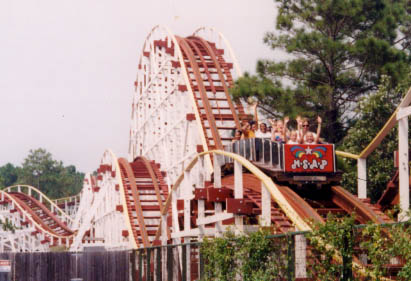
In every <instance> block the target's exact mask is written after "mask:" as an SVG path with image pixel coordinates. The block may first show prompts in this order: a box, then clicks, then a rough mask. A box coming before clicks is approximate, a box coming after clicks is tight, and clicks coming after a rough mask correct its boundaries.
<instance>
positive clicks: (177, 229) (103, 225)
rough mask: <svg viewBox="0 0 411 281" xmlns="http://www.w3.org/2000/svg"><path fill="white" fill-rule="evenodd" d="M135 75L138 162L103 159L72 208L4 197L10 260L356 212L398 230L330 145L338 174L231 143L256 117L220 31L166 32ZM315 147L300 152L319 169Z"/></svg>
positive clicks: (281, 148) (148, 46) (274, 146)
mask: <svg viewBox="0 0 411 281" xmlns="http://www.w3.org/2000/svg"><path fill="white" fill-rule="evenodd" d="M137 68H138V69H137V79H136V81H135V95H134V97H133V102H132V114H131V129H130V142H129V148H128V149H129V154H128V159H125V158H117V157H116V155H115V154H114V153H113V152H111V151H110V150H107V151H105V152H104V154H103V157H102V160H101V164H100V166H99V168H98V170H97V174H95V175H89V174H88V175H87V176H86V178H85V179H84V187H83V190H82V191H81V194H79V195H78V196H76V197H73V198H66V199H60V200H57V201H55V202H53V201H51V200H50V199H48V198H46V197H45V196H44V194H42V193H41V192H40V191H39V190H37V189H35V188H34V187H30V186H15V187H10V188H7V189H5V190H2V191H1V193H0V194H1V195H0V196H1V198H0V203H1V206H0V208H1V218H3V221H2V223H3V224H5V222H6V219H7V221H9V222H10V223H11V225H12V226H13V228H14V230H15V232H14V233H15V234H7V235H4V234H3V235H0V239H1V240H0V248H1V250H3V251H46V250H48V249H49V248H50V247H52V246H60V245H61V246H66V247H68V248H70V249H71V250H74V251H77V250H82V249H84V247H89V246H97V245H100V246H104V247H105V248H106V249H108V250H119V249H137V248H144V247H149V246H154V245H165V244H167V243H174V244H179V243H182V242H190V241H200V240H201V239H202V238H203V237H205V236H219V235H221V234H222V233H223V232H224V231H225V230H226V229H227V228H230V229H234V230H235V231H236V232H238V233H241V232H243V231H253V230H256V229H258V228H259V227H260V226H266V227H270V228H271V229H272V232H273V233H287V232H292V231H297V230H310V229H311V227H310V223H309V222H312V221H314V222H319V223H323V222H324V221H325V220H326V218H327V214H329V213H334V214H338V215H344V214H350V213H352V212H354V211H355V212H356V213H357V222H358V223H367V222H370V221H372V222H375V223H386V222H391V220H390V219H389V218H388V217H387V216H386V215H385V214H384V213H383V212H382V211H381V206H379V205H377V204H371V203H370V201H369V200H367V199H365V198H361V199H360V198H358V197H357V196H355V195H352V194H351V193H349V192H348V191H346V190H345V189H343V188H342V187H340V186H339V185H338V182H339V174H338V171H337V170H336V167H335V152H334V148H333V146H332V145H329V146H328V147H327V146H326V145H325V146H322V149H326V150H323V153H325V151H328V152H327V153H328V154H329V156H328V157H331V158H330V159H331V160H330V161H328V162H327V165H329V166H330V167H331V168H330V169H331V170H329V171H328V172H321V171H320V168H319V166H318V165H320V164H319V163H320V162H318V163H317V162H315V163H314V164H313V163H311V164H312V165H314V166H313V167H314V168H309V169H308V170H309V171H303V170H301V169H302V168H299V169H300V170H298V171H296V172H295V173H293V172H292V171H291V170H290V169H291V168H290V167H289V166H287V165H288V164H287V157H289V156H286V155H287V154H286V150H287V151H288V152H289V153H291V152H292V151H295V149H294V148H292V147H287V146H285V145H283V144H278V143H274V142H271V141H269V140H247V141H245V140H244V141H239V142H236V143H232V132H233V130H235V129H240V121H241V120H242V119H244V118H246V111H245V108H244V107H243V105H242V104H241V103H239V102H233V101H232V100H231V97H230V94H229V88H230V87H232V86H233V81H234V80H235V79H236V78H238V77H239V76H241V74H242V72H241V70H240V68H239V66H238V63H237V60H236V58H235V56H234V53H233V51H232V48H231V46H230V45H229V43H228V41H227V40H226V39H225V37H224V36H223V35H222V34H221V33H219V32H216V31H215V30H213V29H209V28H200V29H198V30H196V31H195V32H194V33H193V34H192V35H191V36H188V37H180V36H175V35H174V34H173V33H172V32H171V31H170V30H169V29H168V28H166V27H161V26H157V27H155V28H153V29H152V30H151V32H150V33H149V35H148V36H147V38H146V41H145V43H144V46H143V50H142V53H141V56H140V59H139V63H138V67H137ZM316 148H318V146H315V145H313V146H310V145H308V146H307V145H306V146H301V147H300V148H299V149H300V150H301V152H302V153H303V154H306V156H304V157H308V158H306V159H308V160H307V161H311V160H312V159H313V158H310V157H311V156H312V154H313V153H312V151H313V150H315V149H316ZM293 149H294V150H293ZM290 151H291V152H290ZM320 158H321V157H320ZM310 159H311V160H310ZM294 163H296V162H294ZM302 163H303V162H301V165H303V164H302ZM298 165H300V164H298ZM287 167H288V168H287ZM310 169H311V170H310ZM318 171H320V172H318ZM313 190H314V192H313ZM245 218H247V219H245Z"/></svg>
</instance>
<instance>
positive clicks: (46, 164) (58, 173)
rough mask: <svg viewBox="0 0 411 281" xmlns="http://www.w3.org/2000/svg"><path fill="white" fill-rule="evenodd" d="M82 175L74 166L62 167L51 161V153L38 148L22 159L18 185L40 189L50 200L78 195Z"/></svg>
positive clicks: (60, 164) (61, 163)
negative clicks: (23, 184)
mask: <svg viewBox="0 0 411 281" xmlns="http://www.w3.org/2000/svg"><path fill="white" fill-rule="evenodd" d="M83 178H84V174H83V173H80V172H77V171H76V168H75V167H74V166H72V165H71V166H67V167H65V166H64V165H63V162H61V161H56V160H54V159H53V157H52V155H51V153H49V152H47V151H46V150H45V149H42V148H39V149H36V150H30V153H29V155H28V156H27V157H26V159H24V162H23V166H22V173H21V175H20V177H19V182H20V183H25V184H30V185H33V186H37V187H39V188H40V190H41V191H42V192H44V193H45V194H46V195H47V196H49V197H51V198H59V197H65V196H69V195H74V194H76V193H78V192H79V191H80V189H81V187H82V183H83Z"/></svg>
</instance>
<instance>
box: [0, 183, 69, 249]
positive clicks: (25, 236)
mask: <svg viewBox="0 0 411 281" xmlns="http://www.w3.org/2000/svg"><path fill="white" fill-rule="evenodd" d="M25 187H27V188H29V190H33V189H34V188H32V187H29V186H25ZM12 189H13V188H10V190H12ZM30 193H31V192H29V194H30ZM29 194H26V193H23V192H15V191H9V192H6V191H3V190H2V191H0V195H1V198H0V204H1V215H0V217H1V221H2V223H3V224H4V226H5V227H6V228H11V229H13V230H14V232H13V231H10V232H11V233H10V232H7V233H2V235H0V236H2V237H1V248H3V249H5V248H8V250H16V251H34V250H36V251H45V250H47V249H48V248H49V247H52V246H60V245H64V246H68V245H69V244H70V243H71V241H72V240H73V238H74V232H73V231H72V230H71V229H70V228H69V227H68V226H67V223H66V222H65V221H62V220H60V218H59V216H58V215H57V213H56V209H54V208H56V206H55V205H53V204H51V205H50V206H51V210H50V209H49V208H48V207H47V206H46V205H45V204H44V201H43V198H45V197H40V200H37V199H36V198H35V197H34V196H32V195H29ZM47 202H51V201H50V200H49V199H47ZM52 210H53V211H52ZM65 216H66V218H68V216H67V215H65ZM11 229H10V230H11ZM4 236H7V237H4Z"/></svg>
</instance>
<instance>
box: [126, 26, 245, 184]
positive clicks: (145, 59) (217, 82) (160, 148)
mask: <svg viewBox="0 0 411 281" xmlns="http://www.w3.org/2000/svg"><path fill="white" fill-rule="evenodd" d="M230 57H231V56H227V55H226V54H225V53H224V49H218V48H217V47H216V45H215V44H214V43H212V42H209V41H207V40H206V39H203V38H200V37H198V36H190V37H187V38H182V37H178V36H174V35H173V34H172V33H171V31H170V30H169V29H167V28H166V27H160V26H158V27H155V28H154V29H153V30H152V31H151V32H150V34H149V36H148V37H147V39H146V42H145V44H144V47H143V52H142V55H141V57H140V61H139V65H138V75H137V79H136V83H135V85H136V92H135V95H134V99H133V106H132V125H131V131H130V145H129V160H130V161H132V160H133V159H134V158H136V157H137V156H144V157H147V158H148V159H155V160H156V162H158V163H160V164H161V167H162V169H163V170H164V171H165V172H166V182H167V183H168V184H172V183H173V182H174V181H175V180H176V179H177V177H178V175H179V174H180V173H181V171H183V170H184V167H186V166H187V164H188V163H189V162H190V160H191V159H192V158H193V157H194V156H195V155H196V154H197V153H198V152H200V151H208V150H211V149H216V148H219V149H221V148H222V146H223V145H225V144H227V143H228V142H230V141H231V134H232V131H233V130H234V129H235V128H238V127H239V126H240V124H239V115H240V114H243V113H244V110H243V107H242V105H241V104H234V103H233V102H232V101H231V98H230V95H229V93H228V88H229V87H230V86H231V85H232V84H233V79H234V78H235V76H234V75H233V74H232V72H231V69H232V68H233V64H232V63H230V62H229V61H228V60H229V59H230ZM206 162H207V164H206V166H207V168H209V169H211V168H212V164H211V159H210V158H209V157H208V156H207V159H206Z"/></svg>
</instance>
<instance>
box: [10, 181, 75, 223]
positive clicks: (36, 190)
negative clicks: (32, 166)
mask: <svg viewBox="0 0 411 281" xmlns="http://www.w3.org/2000/svg"><path fill="white" fill-rule="evenodd" d="M18 187H27V188H28V189H31V190H34V191H35V192H37V193H38V194H39V195H40V196H41V197H43V198H44V199H45V200H46V201H47V202H49V203H50V205H51V206H53V208H55V209H57V210H58V211H59V212H60V213H61V214H62V215H63V216H64V217H65V218H66V219H67V220H68V221H70V223H72V222H73V219H72V218H71V217H70V216H69V215H67V214H66V213H65V212H64V211H63V210H62V209H60V207H59V206H57V204H55V203H54V202H53V201H52V200H51V199H49V198H48V197H47V196H46V195H45V194H44V193H43V192H41V191H40V190H39V189H37V188H35V187H34V186H31V185H27V184H18V185H12V186H8V187H5V188H3V191H5V192H11V190H12V189H14V188H18Z"/></svg>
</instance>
